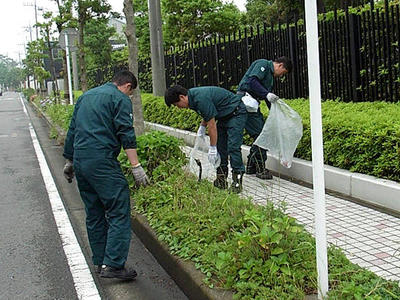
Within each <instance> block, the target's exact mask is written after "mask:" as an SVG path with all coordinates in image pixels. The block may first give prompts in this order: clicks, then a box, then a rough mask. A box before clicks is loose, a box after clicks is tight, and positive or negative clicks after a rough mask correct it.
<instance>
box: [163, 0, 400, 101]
mask: <svg viewBox="0 0 400 300" xmlns="http://www.w3.org/2000/svg"><path fill="white" fill-rule="evenodd" d="M318 23H319V24H318V28H319V37H320V39H319V43H320V66H321V92H322V98H323V99H338V98H339V99H341V100H342V101H377V100H382V101H398V100H400V13H399V4H394V5H389V1H388V0H385V6H384V7H380V8H377V7H374V1H372V0H371V3H370V9H365V8H364V11H363V10H361V11H360V10H359V11H358V12H352V13H350V12H349V11H348V10H346V11H345V12H344V13H338V12H335V13H334V15H333V16H330V17H328V16H325V17H324V19H323V20H320V21H319V22H318ZM282 55H285V56H288V57H290V58H291V59H292V60H293V62H294V70H293V73H292V74H290V75H288V76H287V77H286V78H283V80H276V82H275V88H274V91H275V92H276V93H277V94H278V95H279V96H281V97H285V98H298V97H307V96H308V76H307V48H306V33H305V25H304V22H303V20H302V19H301V18H299V20H298V21H296V22H295V23H294V24H293V23H292V24H289V23H287V24H277V25H276V26H266V25H264V26H261V27H260V26H259V27H257V28H255V29H250V30H248V31H247V30H246V31H244V32H238V33H237V34H235V35H230V36H219V37H218V38H213V39H210V40H207V41H200V42H198V43H196V44H187V45H185V46H183V47H178V48H175V49H170V50H169V51H167V52H166V55H165V64H166V78H167V85H168V86H170V85H173V84H180V85H183V86H185V87H188V88H190V87H193V86H205V85H216V86H221V87H224V88H226V89H229V90H232V91H235V89H236V86H237V85H238V83H239V81H240V79H241V78H242V76H243V75H244V73H245V72H246V70H247V68H248V67H249V66H250V63H251V62H252V61H254V60H256V59H258V58H267V59H273V58H275V57H279V56H282Z"/></svg>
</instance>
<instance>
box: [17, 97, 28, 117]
mask: <svg viewBox="0 0 400 300" xmlns="http://www.w3.org/2000/svg"><path fill="white" fill-rule="evenodd" d="M19 100H20V101H21V104H22V108H23V110H24V113H25V115H26V116H27V117H29V116H28V112H27V111H26V107H25V103H24V101H23V100H22V97H21V95H19Z"/></svg>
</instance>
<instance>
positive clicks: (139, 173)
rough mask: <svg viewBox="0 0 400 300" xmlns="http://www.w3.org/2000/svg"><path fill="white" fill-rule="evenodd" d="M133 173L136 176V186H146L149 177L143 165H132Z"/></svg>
mask: <svg viewBox="0 0 400 300" xmlns="http://www.w3.org/2000/svg"><path fill="white" fill-rule="evenodd" d="M132 174H133V177H134V178H135V183H136V186H137V187H139V186H141V185H143V186H146V185H148V184H149V178H148V177H147V175H146V173H145V172H144V170H143V167H142V166H141V165H140V164H138V165H137V166H135V167H132Z"/></svg>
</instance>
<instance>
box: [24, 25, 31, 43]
mask: <svg viewBox="0 0 400 300" xmlns="http://www.w3.org/2000/svg"><path fill="white" fill-rule="evenodd" d="M24 28H25V31H26V32H29V37H30V41H31V42H32V26H31V25H28V26H25V27H24Z"/></svg>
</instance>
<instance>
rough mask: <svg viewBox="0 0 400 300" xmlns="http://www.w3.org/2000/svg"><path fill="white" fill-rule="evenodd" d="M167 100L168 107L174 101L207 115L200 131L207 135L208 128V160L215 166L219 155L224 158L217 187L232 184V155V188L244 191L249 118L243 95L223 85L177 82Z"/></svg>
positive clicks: (238, 191)
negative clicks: (192, 85)
mask: <svg viewBox="0 0 400 300" xmlns="http://www.w3.org/2000/svg"><path fill="white" fill-rule="evenodd" d="M165 103H166V104H167V105H168V106H171V104H172V105H175V106H176V107H178V108H190V109H192V110H194V111H196V112H197V113H198V114H199V115H200V116H201V117H202V118H203V120H202V122H201V124H200V127H199V130H198V132H197V134H198V135H199V136H204V135H205V133H206V127H208V135H209V136H210V148H209V151H208V159H209V161H210V163H211V164H213V165H215V164H216V161H217V160H218V156H219V155H220V157H221V163H220V165H219V167H218V168H217V179H216V180H215V181H214V186H216V187H218V188H221V189H226V188H227V187H228V182H227V178H228V156H229V157H230V164H231V168H232V185H231V190H232V191H233V192H235V193H240V192H241V190H242V180H243V174H244V171H245V168H244V165H243V160H242V152H241V146H242V142H243V129H244V126H245V124H246V120H247V111H246V107H245V105H244V104H243V102H242V101H241V96H238V95H235V94H233V93H231V92H229V91H227V90H225V89H223V88H220V87H214V86H205V87H197V88H191V89H189V90H187V89H185V88H184V87H182V86H180V85H176V86H173V87H170V88H169V89H168V90H167V91H166V92H165Z"/></svg>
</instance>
